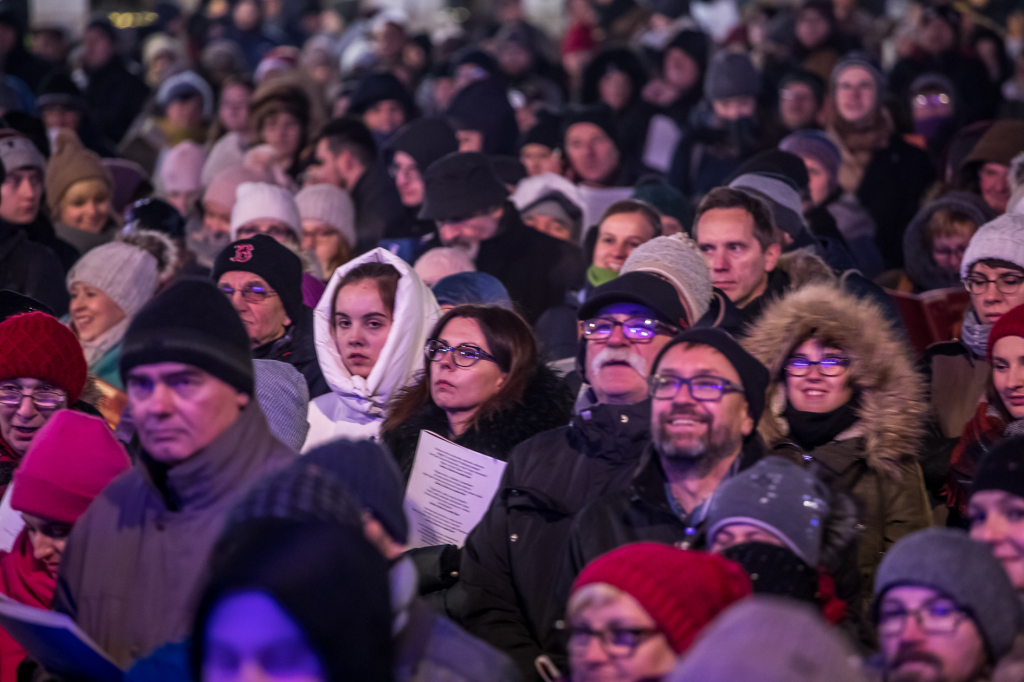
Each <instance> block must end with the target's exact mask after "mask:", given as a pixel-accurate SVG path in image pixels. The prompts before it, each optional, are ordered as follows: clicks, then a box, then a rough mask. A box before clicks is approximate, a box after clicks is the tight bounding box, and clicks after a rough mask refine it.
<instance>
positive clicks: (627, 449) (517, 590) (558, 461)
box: [456, 270, 710, 680]
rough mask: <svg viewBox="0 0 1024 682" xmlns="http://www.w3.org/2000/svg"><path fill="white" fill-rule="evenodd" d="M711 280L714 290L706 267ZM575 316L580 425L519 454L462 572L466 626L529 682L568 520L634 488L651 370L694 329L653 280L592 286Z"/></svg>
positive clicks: (645, 432)
mask: <svg viewBox="0 0 1024 682" xmlns="http://www.w3.org/2000/svg"><path fill="white" fill-rule="evenodd" d="M703 277H704V278H705V285H706V288H705V291H710V280H709V275H708V274H707V271H706V270H705V271H704V274H703ZM578 317H579V320H580V345H579V353H578V355H577V358H576V360H577V363H576V364H577V368H578V370H579V372H580V374H582V375H584V377H585V379H586V384H585V385H584V389H583V391H582V392H581V394H580V398H579V400H578V401H577V405H576V408H577V409H576V416H575V417H574V418H573V420H572V422H571V423H570V424H569V425H568V426H564V427H562V428H558V429H553V430H551V431H546V432H544V433H541V434H538V435H537V436H534V437H533V438H531V439H530V440H527V441H525V442H524V443H522V444H520V445H519V446H518V447H517V448H516V449H515V450H513V451H512V454H511V456H510V457H509V462H508V468H507V469H506V470H505V478H504V480H503V482H502V487H501V489H500V490H499V491H498V494H497V496H496V498H495V501H494V503H493V504H492V506H491V508H490V509H489V510H488V512H487V513H486V514H485V515H484V518H483V519H482V520H481V521H480V524H479V525H477V527H476V529H475V530H474V531H473V532H472V533H471V534H470V535H469V538H468V539H467V541H466V547H465V550H464V551H463V553H462V566H461V570H460V571H459V577H460V589H462V588H464V589H465V598H464V599H462V600H461V601H460V602H459V604H460V606H463V607H464V608H463V609H462V610H460V612H459V613H458V614H456V615H458V616H459V619H460V622H461V624H462V625H463V627H465V628H466V629H467V630H469V631H470V632H472V633H473V634H475V635H476V636H478V637H480V638H482V639H484V640H486V641H487V642H489V643H491V644H493V645H494V646H496V647H498V648H500V649H502V650H503V651H506V652H508V653H509V654H510V655H512V656H513V658H514V659H515V660H516V662H517V663H518V664H519V665H520V667H521V668H522V670H523V673H524V675H525V677H524V679H526V680H533V679H535V678H536V677H537V673H536V669H535V668H534V667H533V661H534V659H535V658H536V657H537V656H539V655H541V654H542V653H544V652H545V650H546V647H545V644H546V642H547V641H548V634H549V633H548V629H549V625H550V623H551V622H552V620H553V619H552V617H551V608H552V605H553V604H554V603H555V602H554V601H553V600H552V598H551V597H552V591H553V588H554V586H555V582H554V581H555V578H556V576H557V572H556V571H555V569H556V568H557V566H558V563H557V562H558V559H559V557H561V556H562V554H563V552H564V550H565V540H566V537H567V535H568V532H569V527H570V524H571V523H572V519H573V517H574V516H575V514H576V513H577V512H578V511H579V510H580V509H582V508H583V507H584V506H585V505H586V504H588V503H589V502H591V501H592V500H595V499H597V498H599V497H600V496H602V495H604V494H607V493H610V492H613V491H618V490H623V489H625V488H626V487H627V486H628V485H629V481H630V477H631V476H632V474H633V471H634V470H635V469H636V466H637V463H638V462H639V461H640V457H641V455H642V453H643V452H644V450H645V449H646V448H647V446H648V444H649V443H650V424H651V421H650V419H651V416H650V415H651V401H650V400H649V399H648V397H647V372H648V368H649V367H650V366H651V365H652V364H653V362H654V359H655V358H656V357H657V356H658V353H659V352H660V351H661V349H662V348H663V347H665V346H666V345H667V344H669V343H670V342H671V339H672V336H673V335H674V334H676V333H678V332H679V330H680V329H683V328H686V327H688V326H689V325H690V323H691V322H692V321H691V320H690V319H688V315H687V313H686V309H685V308H684V307H683V305H682V303H681V301H680V295H679V292H678V291H677V290H676V288H675V287H674V286H673V285H672V284H670V283H669V282H668V281H666V280H664V279H662V278H661V277H658V276H656V275H652V274H650V273H646V272H632V273H628V274H625V275H622V276H620V277H618V278H616V279H614V280H612V281H611V282H608V283H606V284H603V285H601V286H600V287H598V288H596V289H595V290H594V291H593V293H592V294H591V296H590V298H589V299H588V300H587V301H586V302H585V303H584V304H583V305H582V306H581V307H580V310H579V314H578ZM562 604H563V606H564V602H563V603H562Z"/></svg>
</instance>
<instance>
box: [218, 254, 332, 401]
mask: <svg viewBox="0 0 1024 682" xmlns="http://www.w3.org/2000/svg"><path fill="white" fill-rule="evenodd" d="M212 275H213V281H214V282H216V283H217V287H218V288H219V289H220V290H221V291H223V292H224V295H225V296H227V297H228V300H230V301H231V305H233V306H234V307H235V310H236V311H238V315H239V317H240V318H241V319H242V324H244V325H245V331H246V332H247V333H248V334H249V341H250V343H251V344H252V357H253V359H255V360H279V361H280V362H287V363H288V364H289V365H292V366H293V367H295V369H297V370H299V372H301V373H302V376H303V377H305V379H306V385H307V386H308V387H309V397H310V399H312V398H316V397H317V396H320V395H323V394H324V393H327V392H328V391H329V390H330V389H329V388H328V387H327V382H326V381H324V376H323V373H322V372H321V371H320V364H319V363H318V362H317V359H316V347H315V346H314V342H313V310H312V309H311V308H310V307H309V306H307V305H306V304H304V303H303V302H302V261H301V260H300V259H299V257H298V256H296V255H295V254H294V253H292V251H291V250H290V249H289V248H288V247H286V246H284V245H282V244H281V243H279V242H278V241H277V240H276V239H274V238H273V237H268V236H267V235H265V234H257V235H255V236H253V237H250V238H249V239H240V240H238V241H236V242H233V243H231V244H228V245H227V246H226V247H224V249H223V250H222V251H221V252H220V253H219V254H218V255H217V260H216V261H214V264H213V273H212Z"/></svg>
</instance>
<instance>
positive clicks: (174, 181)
mask: <svg viewBox="0 0 1024 682" xmlns="http://www.w3.org/2000/svg"><path fill="white" fill-rule="evenodd" d="M205 163H206V150H205V149H203V147H201V146H199V145H198V144H196V143H195V142H193V141H192V140H185V141H184V142H179V143H178V144H176V145H175V146H173V147H171V149H169V150H168V151H167V153H166V154H165V155H164V158H163V160H162V161H161V162H160V173H159V177H160V189H162V190H163V191H164V192H197V191H199V190H200V189H202V188H203V185H202V183H201V182H200V179H199V178H200V174H201V173H202V172H203V165H204V164H205Z"/></svg>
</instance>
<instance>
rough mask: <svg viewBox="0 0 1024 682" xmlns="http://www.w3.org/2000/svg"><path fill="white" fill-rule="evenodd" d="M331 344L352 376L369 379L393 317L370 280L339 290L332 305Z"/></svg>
mask: <svg viewBox="0 0 1024 682" xmlns="http://www.w3.org/2000/svg"><path fill="white" fill-rule="evenodd" d="M334 309H335V313H334V319H333V320H332V321H331V322H332V324H333V325H334V343H335V346H336V347H337V348H338V353H339V354H340V355H341V360H342V362H343V363H345V368H346V369H347V370H348V371H349V373H351V374H352V376H357V377H363V378H364V379H365V378H366V377H368V376H370V372H372V371H373V367H374V365H376V364H377V358H378V357H380V353H381V351H382V350H384V344H385V343H387V340H388V333H389V332H390V331H391V323H392V321H393V317H392V316H393V313H392V312H391V311H389V310H388V309H387V308H386V307H385V306H384V301H383V300H381V297H380V288H379V287H378V286H377V283H376V282H375V281H374V280H372V279H364V280H361V281H359V282H355V283H354V284H349V285H348V286H346V287H342V289H341V290H340V291H338V294H337V298H336V299H335V302H334Z"/></svg>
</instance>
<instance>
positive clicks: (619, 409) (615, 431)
mask: <svg viewBox="0 0 1024 682" xmlns="http://www.w3.org/2000/svg"><path fill="white" fill-rule="evenodd" d="M570 425H571V426H572V428H574V429H578V430H579V431H580V433H581V434H582V436H583V438H584V439H586V441H587V443H588V445H589V446H590V447H589V448H588V451H591V452H596V453H598V454H599V455H603V456H605V457H609V458H611V457H615V458H616V459H618V458H620V457H621V456H622V455H624V454H626V453H625V452H624V451H621V448H617V447H611V448H603V447H599V446H600V444H601V443H602V442H607V441H609V440H611V439H614V440H615V441H616V442H619V441H623V440H625V441H633V442H635V441H640V440H644V439H648V438H650V436H651V400H650V398H648V399H646V400H642V401H640V402H639V403H634V404H632V405H608V404H605V403H599V404H597V405H593V406H590V407H585V408H583V409H582V410H580V412H579V414H577V415H575V416H573V418H572V422H570Z"/></svg>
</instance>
